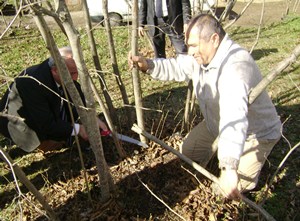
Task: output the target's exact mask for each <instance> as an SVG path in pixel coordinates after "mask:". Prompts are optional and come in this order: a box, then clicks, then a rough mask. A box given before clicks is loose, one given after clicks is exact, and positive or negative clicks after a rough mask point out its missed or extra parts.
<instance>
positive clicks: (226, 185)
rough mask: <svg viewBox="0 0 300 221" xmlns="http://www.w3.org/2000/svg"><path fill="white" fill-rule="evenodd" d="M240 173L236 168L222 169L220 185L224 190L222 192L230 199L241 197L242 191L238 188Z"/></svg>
mask: <svg viewBox="0 0 300 221" xmlns="http://www.w3.org/2000/svg"><path fill="white" fill-rule="evenodd" d="M238 181H239V179H238V174H237V171H236V170H233V169H227V170H222V171H221V176H220V178H219V186H220V188H221V190H222V194H223V195H224V196H225V197H226V198H229V199H233V200H238V199H239V198H240V197H241V193H240V191H239V190H238Z"/></svg>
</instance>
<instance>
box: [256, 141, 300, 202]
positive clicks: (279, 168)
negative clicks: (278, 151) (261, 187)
mask: <svg viewBox="0 0 300 221" xmlns="http://www.w3.org/2000/svg"><path fill="white" fill-rule="evenodd" d="M299 146H300V142H298V143H297V144H296V145H295V146H294V147H293V148H292V149H290V150H289V152H288V153H287V154H286V155H285V157H284V158H283V159H282V161H281V162H280V164H279V166H278V167H277V169H276V171H275V172H274V174H273V176H272V177H271V179H270V182H269V183H268V185H267V189H266V191H265V195H266V194H267V193H268V190H269V189H270V187H271V185H272V184H273V182H274V180H275V177H276V175H277V174H278V172H279V171H280V170H281V168H282V166H283V164H284V163H285V161H286V160H287V159H288V158H289V156H290V155H291V154H292V153H293V151H294V150H296V149H297V148H298V147H299ZM264 203H265V197H263V201H262V202H261V203H260V205H263V204H264Z"/></svg>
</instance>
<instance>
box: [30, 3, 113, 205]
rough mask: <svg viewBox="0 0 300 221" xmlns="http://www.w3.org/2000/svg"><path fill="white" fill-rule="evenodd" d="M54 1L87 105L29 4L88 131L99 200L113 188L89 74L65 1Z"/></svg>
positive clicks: (40, 19) (104, 197)
mask: <svg viewBox="0 0 300 221" xmlns="http://www.w3.org/2000/svg"><path fill="white" fill-rule="evenodd" d="M56 3H57V5H58V8H57V15H56V16H58V17H59V18H60V19H61V23H62V24H63V26H64V29H65V30H66V34H67V36H68V38H69V42H70V45H71V48H72V51H73V55H74V58H75V62H76V65H77V67H78V71H79V74H80V79H81V82H82V85H83V92H84V94H85V96H86V97H85V98H86V101H87V108H85V107H84V105H83V103H82V101H81V99H80V95H79V93H78V91H77V89H76V87H75V85H74V83H73V80H72V79H71V76H70V74H69V71H68V69H67V67H66V65H65V63H64V61H63V60H62V58H61V56H60V54H59V51H58V48H57V46H56V44H55V42H54V38H53V36H52V34H51V33H50V30H49V27H48V26H47V24H46V22H45V20H44V19H43V17H42V15H41V11H42V10H41V9H42V8H41V7H39V6H37V5H32V8H33V9H34V12H35V13H36V15H37V18H38V19H37V20H36V21H37V25H38V27H39V29H40V30H41V32H43V33H44V34H45V37H46V38H45V41H46V44H47V47H48V48H49V49H50V52H51V55H52V57H53V59H54V61H55V63H56V65H57V68H58V72H59V74H60V77H61V79H62V81H63V82H64V84H65V87H66V88H67V90H68V92H69V94H70V96H71V98H72V101H73V102H74V104H75V107H76V109H77V111H78V113H79V116H80V119H81V121H82V123H83V125H84V127H85V129H86V131H87V133H88V136H89V142H90V144H91V147H92V150H93V152H94V154H95V158H96V164H97V169H98V174H99V177H100V179H99V182H100V188H101V193H102V196H101V199H100V200H101V201H103V202H105V201H107V200H108V199H109V198H110V193H111V191H112V190H113V189H114V186H113V185H112V184H113V182H112V177H111V175H110V173H109V170H108V166H107V164H106V161H105V158H104V153H103V148H102V141H101V136H100V132H99V128H98V123H97V122H98V119H97V114H96V111H95V109H94V108H93V105H94V98H93V96H92V94H93V93H92V91H91V87H90V85H89V83H90V82H89V78H88V73H87V68H86V66H85V63H84V60H83V56H82V49H81V45H80V42H79V34H78V33H77V31H75V29H74V26H73V23H72V20H71V16H70V13H69V11H68V9H67V6H66V4H65V1H64V0H59V2H56Z"/></svg>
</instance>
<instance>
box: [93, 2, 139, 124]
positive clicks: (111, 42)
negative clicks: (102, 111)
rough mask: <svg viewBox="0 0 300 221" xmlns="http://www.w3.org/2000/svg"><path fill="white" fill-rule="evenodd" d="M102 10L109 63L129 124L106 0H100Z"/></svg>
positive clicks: (129, 118) (128, 111)
mask: <svg viewBox="0 0 300 221" xmlns="http://www.w3.org/2000/svg"><path fill="white" fill-rule="evenodd" d="M99 1H100V0H99ZM115 4H117V3H115ZM102 11H103V15H104V25H105V29H106V33H107V36H108V46H109V53H110V57H111V63H112V68H113V71H114V76H115V78H116V81H117V84H118V86H119V89H120V92H121V94H122V99H123V104H124V105H125V109H126V112H127V116H128V119H127V122H128V124H129V125H132V123H133V120H132V114H131V111H130V109H129V107H128V105H129V101H128V96H127V93H126V89H125V86H124V84H123V82H122V78H121V76H120V71H119V67H118V63H117V57H116V50H115V45H114V40H113V35H112V30H111V25H110V19H109V16H108V8H107V0H102Z"/></svg>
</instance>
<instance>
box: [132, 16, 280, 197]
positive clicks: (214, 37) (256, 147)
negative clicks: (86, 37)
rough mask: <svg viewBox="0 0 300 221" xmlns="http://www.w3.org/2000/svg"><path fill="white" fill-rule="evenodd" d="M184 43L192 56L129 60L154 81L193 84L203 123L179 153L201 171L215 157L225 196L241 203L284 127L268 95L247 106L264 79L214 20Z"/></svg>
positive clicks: (193, 25) (199, 24)
mask: <svg viewBox="0 0 300 221" xmlns="http://www.w3.org/2000/svg"><path fill="white" fill-rule="evenodd" d="M186 43H187V47H188V55H181V56H177V58H170V59H153V60H150V59H145V58H144V57H142V56H134V57H132V56H129V64H130V65H135V66H137V67H138V68H139V69H140V70H141V71H143V72H146V73H148V74H150V75H151V77H153V78H154V79H159V80H168V81H170V80H175V81H188V80H190V79H192V80H193V87H194V92H195V94H196V97H197V99H198V102H199V105H200V109H201V112H202V114H203V116H204V120H203V121H202V122H201V123H200V124H198V125H197V126H196V127H195V128H193V129H192V131H191V132H190V133H189V134H188V135H187V137H186V139H185V140H184V141H183V144H182V147H181V152H182V153H183V154H185V155H186V156H187V157H189V158H191V159H192V160H194V161H196V162H198V163H200V164H201V165H202V166H206V165H207V163H208V162H209V160H210V159H211V158H212V156H213V155H214V153H216V152H217V156H218V160H219V168H220V169H221V174H220V188H221V191H222V193H223V195H224V196H226V197H228V198H231V199H237V198H239V197H240V193H241V192H244V191H249V190H251V189H253V188H254V187H255V186H256V185H257V182H258V177H259V174H260V171H261V169H262V167H263V165H264V163H265V161H266V158H267V156H268V155H269V154H270V152H271V150H272V148H273V147H274V145H275V144H276V143H277V142H278V140H279V139H280V137H281V132H280V130H281V122H280V119H279V117H278V115H277V112H276V109H275V107H274V105H273V104H272V101H271V99H270V97H269V96H268V94H267V92H266V91H263V92H262V93H261V94H260V96H259V97H258V98H257V99H256V100H255V101H254V102H253V103H252V104H249V103H248V96H249V93H250V91H251V89H252V88H254V87H255V86H256V85H257V84H258V83H259V82H260V81H261V80H262V75H261V73H260V70H259V68H258V67H257V65H256V63H255V61H254V60H253V58H252V57H251V55H250V54H249V53H248V51H246V50H245V49H243V48H242V47H240V46H239V45H238V44H237V43H235V42H234V41H232V40H231V39H230V38H229V36H228V35H227V34H226V33H225V31H224V29H223V28H222V27H221V25H220V24H219V22H218V21H217V20H216V19H215V18H214V17H212V16H211V15H203V14H202V15H199V16H197V17H194V18H193V19H192V20H191V21H190V23H189V26H188V29H187V32H186Z"/></svg>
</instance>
